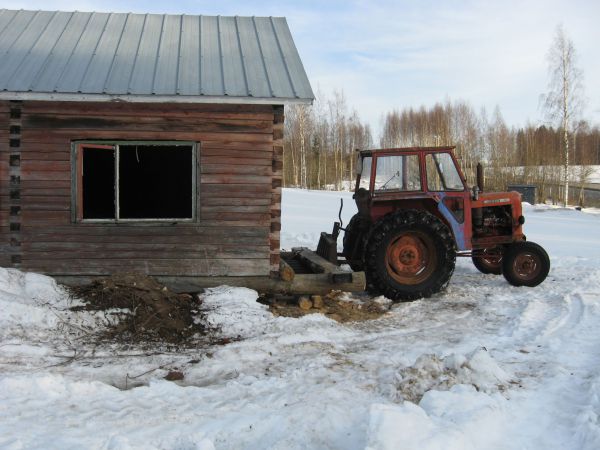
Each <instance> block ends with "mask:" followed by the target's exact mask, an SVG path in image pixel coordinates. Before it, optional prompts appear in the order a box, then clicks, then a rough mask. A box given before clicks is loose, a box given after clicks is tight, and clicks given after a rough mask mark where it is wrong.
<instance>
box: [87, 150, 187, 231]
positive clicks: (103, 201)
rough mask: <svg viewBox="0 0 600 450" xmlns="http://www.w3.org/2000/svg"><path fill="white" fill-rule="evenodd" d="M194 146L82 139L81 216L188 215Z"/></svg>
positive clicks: (103, 217) (134, 217)
mask: <svg viewBox="0 0 600 450" xmlns="http://www.w3.org/2000/svg"><path fill="white" fill-rule="evenodd" d="M193 149H194V146H193V145H174V144H167V143H165V144H162V145H161V144H152V145H149V144H144V143H142V144H127V143H123V144H116V143H115V144H112V143H109V144H91V143H90V144H82V145H80V147H79V153H78V155H79V156H78V163H79V165H78V169H77V170H78V174H79V177H78V179H79V181H78V192H77V205H78V209H77V217H78V218H79V219H96V220H98V219H104V220H117V221H118V220H121V219H122V220H126V219H134V220H135V219H142V220H153V219H192V218H193V217H194V212H193V203H194V179H195V178H194V152H193Z"/></svg>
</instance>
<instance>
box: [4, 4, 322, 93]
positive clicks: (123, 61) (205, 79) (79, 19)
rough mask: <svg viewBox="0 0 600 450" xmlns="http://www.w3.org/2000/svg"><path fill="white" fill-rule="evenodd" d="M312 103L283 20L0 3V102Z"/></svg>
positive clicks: (278, 18) (300, 62) (299, 62)
mask: <svg viewBox="0 0 600 450" xmlns="http://www.w3.org/2000/svg"><path fill="white" fill-rule="evenodd" d="M78 96H79V97H82V98H89V99H100V100H101V99H102V98H103V97H104V98H109V99H111V100H114V99H118V98H121V99H123V100H127V101H192V102H194V101H227V102H233V101H235V102H239V103H246V102H257V103H281V102H284V101H303V102H309V101H312V100H313V99H314V94H313V92H312V89H311V87H310V83H309V81H308V78H307V76H306V72H305V71H304V67H303V66H302V61H301V60H300V56H299V55H298V51H297V50H296V46H295V45H294V41H293V39H292V35H291V33H290V30H289V28H288V25H287V22H286V20H285V18H284V17H223V16H189V15H158V14H132V13H127V14H125V13H98V12H93V13H89V12H60V11H55V12H51V11H24V10H21V11H13V10H7V9H0V98H5V99H6V98H45V97H47V98H53V99H57V100H58V99H76V98H78Z"/></svg>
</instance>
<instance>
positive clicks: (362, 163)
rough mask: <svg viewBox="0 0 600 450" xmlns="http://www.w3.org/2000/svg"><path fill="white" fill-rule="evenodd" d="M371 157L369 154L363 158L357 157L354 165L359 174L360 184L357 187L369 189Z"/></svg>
mask: <svg viewBox="0 0 600 450" xmlns="http://www.w3.org/2000/svg"><path fill="white" fill-rule="evenodd" d="M372 161H373V158H372V157H370V156H365V157H364V158H360V157H359V158H358V164H359V165H357V166H356V170H357V172H358V174H359V175H360V184H359V186H358V187H359V188H365V189H366V190H369V187H370V185H371V162H372Z"/></svg>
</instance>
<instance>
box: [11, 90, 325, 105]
mask: <svg viewBox="0 0 600 450" xmlns="http://www.w3.org/2000/svg"><path fill="white" fill-rule="evenodd" d="M0 100H29V101H55V102H123V103H213V104H245V105H285V104H291V103H302V104H309V105H312V103H313V101H314V98H285V97H234V96H211V95H133V94H126V95H122V94H83V93H62V92H61V93H58V92H8V91H4V92H0Z"/></svg>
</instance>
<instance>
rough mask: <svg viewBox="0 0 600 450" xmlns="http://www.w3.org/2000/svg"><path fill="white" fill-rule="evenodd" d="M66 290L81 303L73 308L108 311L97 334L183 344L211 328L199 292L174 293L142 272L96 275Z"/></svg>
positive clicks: (121, 340)
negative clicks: (81, 284) (106, 321)
mask: <svg viewBox="0 0 600 450" xmlns="http://www.w3.org/2000/svg"><path fill="white" fill-rule="evenodd" d="M68 290H69V292H70V293H71V295H72V297H73V298H77V299H79V300H81V301H82V302H83V303H84V305H80V306H74V307H72V308H71V309H72V310H74V311H77V310H90V311H104V312H105V315H107V318H108V315H110V320H108V323H110V325H109V326H108V328H107V329H106V330H105V331H103V332H101V333H100V336H99V337H100V338H105V339H108V340H113V341H119V342H128V343H131V342H164V343H169V344H182V343H185V342H186V341H188V340H190V339H191V338H192V337H194V336H197V335H199V334H200V335H207V334H208V333H210V332H211V331H214V330H212V329H210V328H209V327H207V326H206V321H205V320H204V318H205V317H204V314H203V313H202V310H201V300H200V299H199V298H198V296H193V295H190V294H176V293H174V292H171V291H169V290H168V289H167V287H166V286H164V285H162V284H160V283H159V282H157V281H156V280H154V279H153V278H150V277H147V276H144V275H137V274H125V275H115V276H112V277H108V278H99V279H96V280H94V281H92V282H91V283H90V284H88V285H85V286H77V287H70V288H68Z"/></svg>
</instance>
